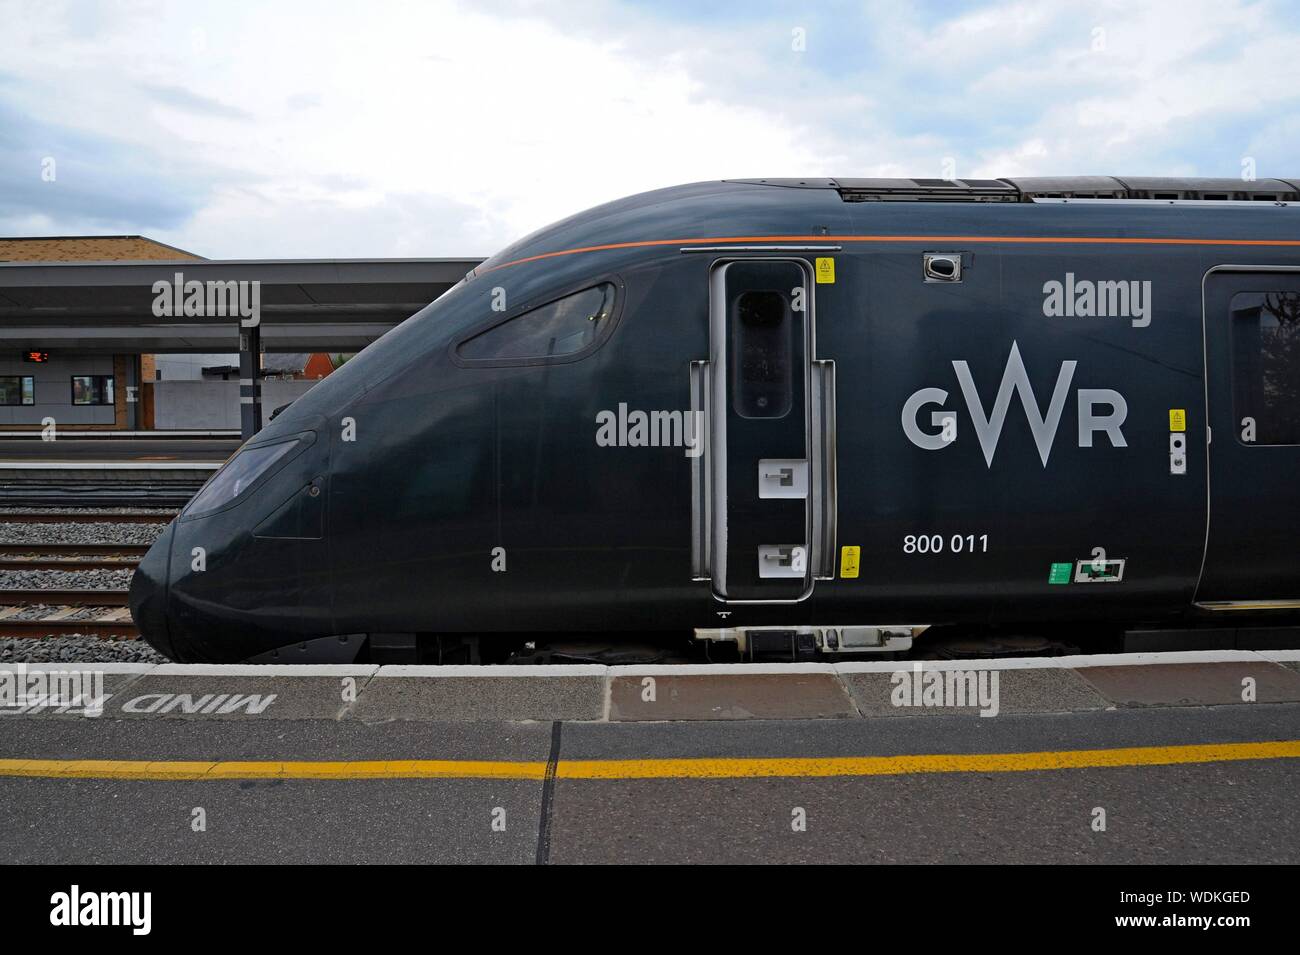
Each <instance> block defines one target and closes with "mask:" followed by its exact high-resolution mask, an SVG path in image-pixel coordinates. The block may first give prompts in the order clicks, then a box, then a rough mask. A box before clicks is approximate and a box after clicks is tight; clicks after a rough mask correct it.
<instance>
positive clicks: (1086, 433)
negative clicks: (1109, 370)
mask: <svg viewBox="0 0 1300 955" xmlns="http://www.w3.org/2000/svg"><path fill="white" fill-rule="evenodd" d="M1078 364H1079V363H1078V362H1077V361H1064V362H1061V371H1060V373H1059V374H1058V375H1057V377H1056V387H1055V388H1054V389H1053V391H1052V399H1051V402H1050V403H1049V404H1048V406H1047V414H1046V415H1044V414H1042V412H1041V411H1040V410H1039V406H1038V399H1037V398H1036V397H1035V395H1034V389H1033V387H1032V386H1031V385H1030V384H1029V375H1028V374H1027V373H1026V372H1025V363H1024V362H1023V361H1022V360H1021V358H1020V349H1019V347H1018V346H1017V345H1016V343H1015V342H1014V341H1013V342H1012V343H1011V354H1010V356H1008V358H1007V367H1006V369H1005V370H1004V371H1003V372H1002V383H1001V384H1000V385H999V386H998V394H997V397H996V398H995V399H994V400H993V410H992V412H991V413H989V414H987V415H986V414H985V413H984V403H983V402H982V401H981V400H980V396H979V391H978V390H977V389H976V388H975V380H974V378H972V377H971V373H970V366H969V365H967V363H966V362H964V361H954V362H953V363H952V369H953V371H954V372H955V373H956V375H957V383H958V384H959V385H961V392H962V397H964V398H965V399H966V408H967V410H968V411H969V412H970V417H971V427H973V428H974V429H975V436H976V437H977V438H979V442H980V449H981V450H982V451H983V452H984V461H985V463H986V464H987V465H988V466H989V467H990V468H991V467H993V456H994V455H995V454H996V453H997V450H998V440H999V438H1001V436H1002V426H1003V424H1005V423H1006V420H1007V411H1008V409H1009V408H1010V407H1011V396H1012V394H1013V393H1017V394H1019V395H1020V403H1021V405H1022V406H1023V407H1024V409H1025V417H1026V418H1027V419H1028V420H1029V430H1030V432H1032V434H1033V436H1034V444H1035V445H1037V447H1038V456H1039V458H1040V459H1041V460H1042V462H1043V467H1047V459H1048V458H1049V457H1050V456H1051V454H1052V444H1053V443H1054V442H1055V440H1056V431H1057V427H1058V425H1060V423H1061V414H1062V412H1063V411H1064V410H1065V401H1066V398H1067V396H1068V393H1069V390H1070V382H1071V381H1073V380H1074V369H1075V368H1076V367H1077V366H1078ZM947 401H948V392H946V391H944V390H943V389H942V388H922V389H921V390H920V391H917V392H914V393H913V394H912V396H911V397H910V398H908V399H907V401H906V402H905V403H904V405H903V416H902V420H903V433H904V434H906V435H907V439H908V440H909V441H911V442H912V443H913V444H914V445H916V446H917V447H918V448H921V449H923V450H926V451H940V450H942V449H943V448H946V447H948V445H950V444H952V443H953V442H955V441H956V440H957V412H956V411H949V410H943V409H942V406H943V405H945V404H946V403H947ZM931 404H934V405H939V406H940V407H941V410H939V411H932V412H930V423H931V425H932V426H933V427H936V428H938V429H939V430H938V431H935V432H925V431H922V430H921V426H920V424H919V423H918V421H917V417H918V415H919V414H920V411H921V409H922V408H923V407H925V406H926V405H931ZM1098 405H1107V406H1109V409H1110V410H1109V413H1106V414H1097V413H1096V411H1095V410H1094V409H1095V408H1096V407H1097V406H1098ZM1078 408H1079V412H1078V413H1079V447H1081V448H1090V447H1092V436H1093V433H1094V432H1097V431H1104V432H1105V433H1106V436H1107V437H1108V438H1110V443H1111V446H1112V447H1116V448H1126V447H1128V442H1126V441H1125V440H1124V433H1123V431H1121V430H1120V426H1121V425H1123V424H1124V419H1125V418H1127V417H1128V402H1126V401H1125V400H1124V396H1123V395H1121V394H1120V393H1119V392H1118V391H1112V390H1111V389H1109V388H1080V389H1078Z"/></svg>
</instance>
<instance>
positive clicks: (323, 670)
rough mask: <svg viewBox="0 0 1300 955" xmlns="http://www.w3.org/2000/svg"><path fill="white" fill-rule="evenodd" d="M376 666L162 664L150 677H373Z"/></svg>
mask: <svg viewBox="0 0 1300 955" xmlns="http://www.w3.org/2000/svg"><path fill="white" fill-rule="evenodd" d="M379 669H380V668H379V667H378V666H377V665H375V664H364V663H160V664H158V665H157V666H155V667H154V668H153V670H152V672H151V673H150V676H226V677H230V676H236V677H241V676H291V677H292V676H308V677H311V676H314V677H322V676H328V677H345V676H374V675H375V673H377V672H378V671H379Z"/></svg>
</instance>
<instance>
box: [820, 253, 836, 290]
mask: <svg viewBox="0 0 1300 955" xmlns="http://www.w3.org/2000/svg"><path fill="white" fill-rule="evenodd" d="M817 284H818V285H834V284H835V260H834V259H832V258H824V259H818V260H817Z"/></svg>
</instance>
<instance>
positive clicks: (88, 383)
mask: <svg viewBox="0 0 1300 955" xmlns="http://www.w3.org/2000/svg"><path fill="white" fill-rule="evenodd" d="M72 403H73V404H74V405H111V404H112V403H113V376H112V375H73V376H72Z"/></svg>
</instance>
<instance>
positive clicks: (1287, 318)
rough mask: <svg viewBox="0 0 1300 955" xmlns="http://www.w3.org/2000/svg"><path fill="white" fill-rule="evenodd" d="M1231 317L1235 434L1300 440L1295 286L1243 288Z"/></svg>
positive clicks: (1299, 304) (1299, 324)
mask: <svg viewBox="0 0 1300 955" xmlns="http://www.w3.org/2000/svg"><path fill="white" fill-rule="evenodd" d="M1231 321H1232V399H1233V413H1234V415H1235V426H1236V427H1237V429H1238V433H1237V437H1238V440H1240V441H1241V442H1242V443H1243V444H1300V292H1242V293H1240V294H1238V295H1235V296H1233V299H1232V306H1231Z"/></svg>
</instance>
